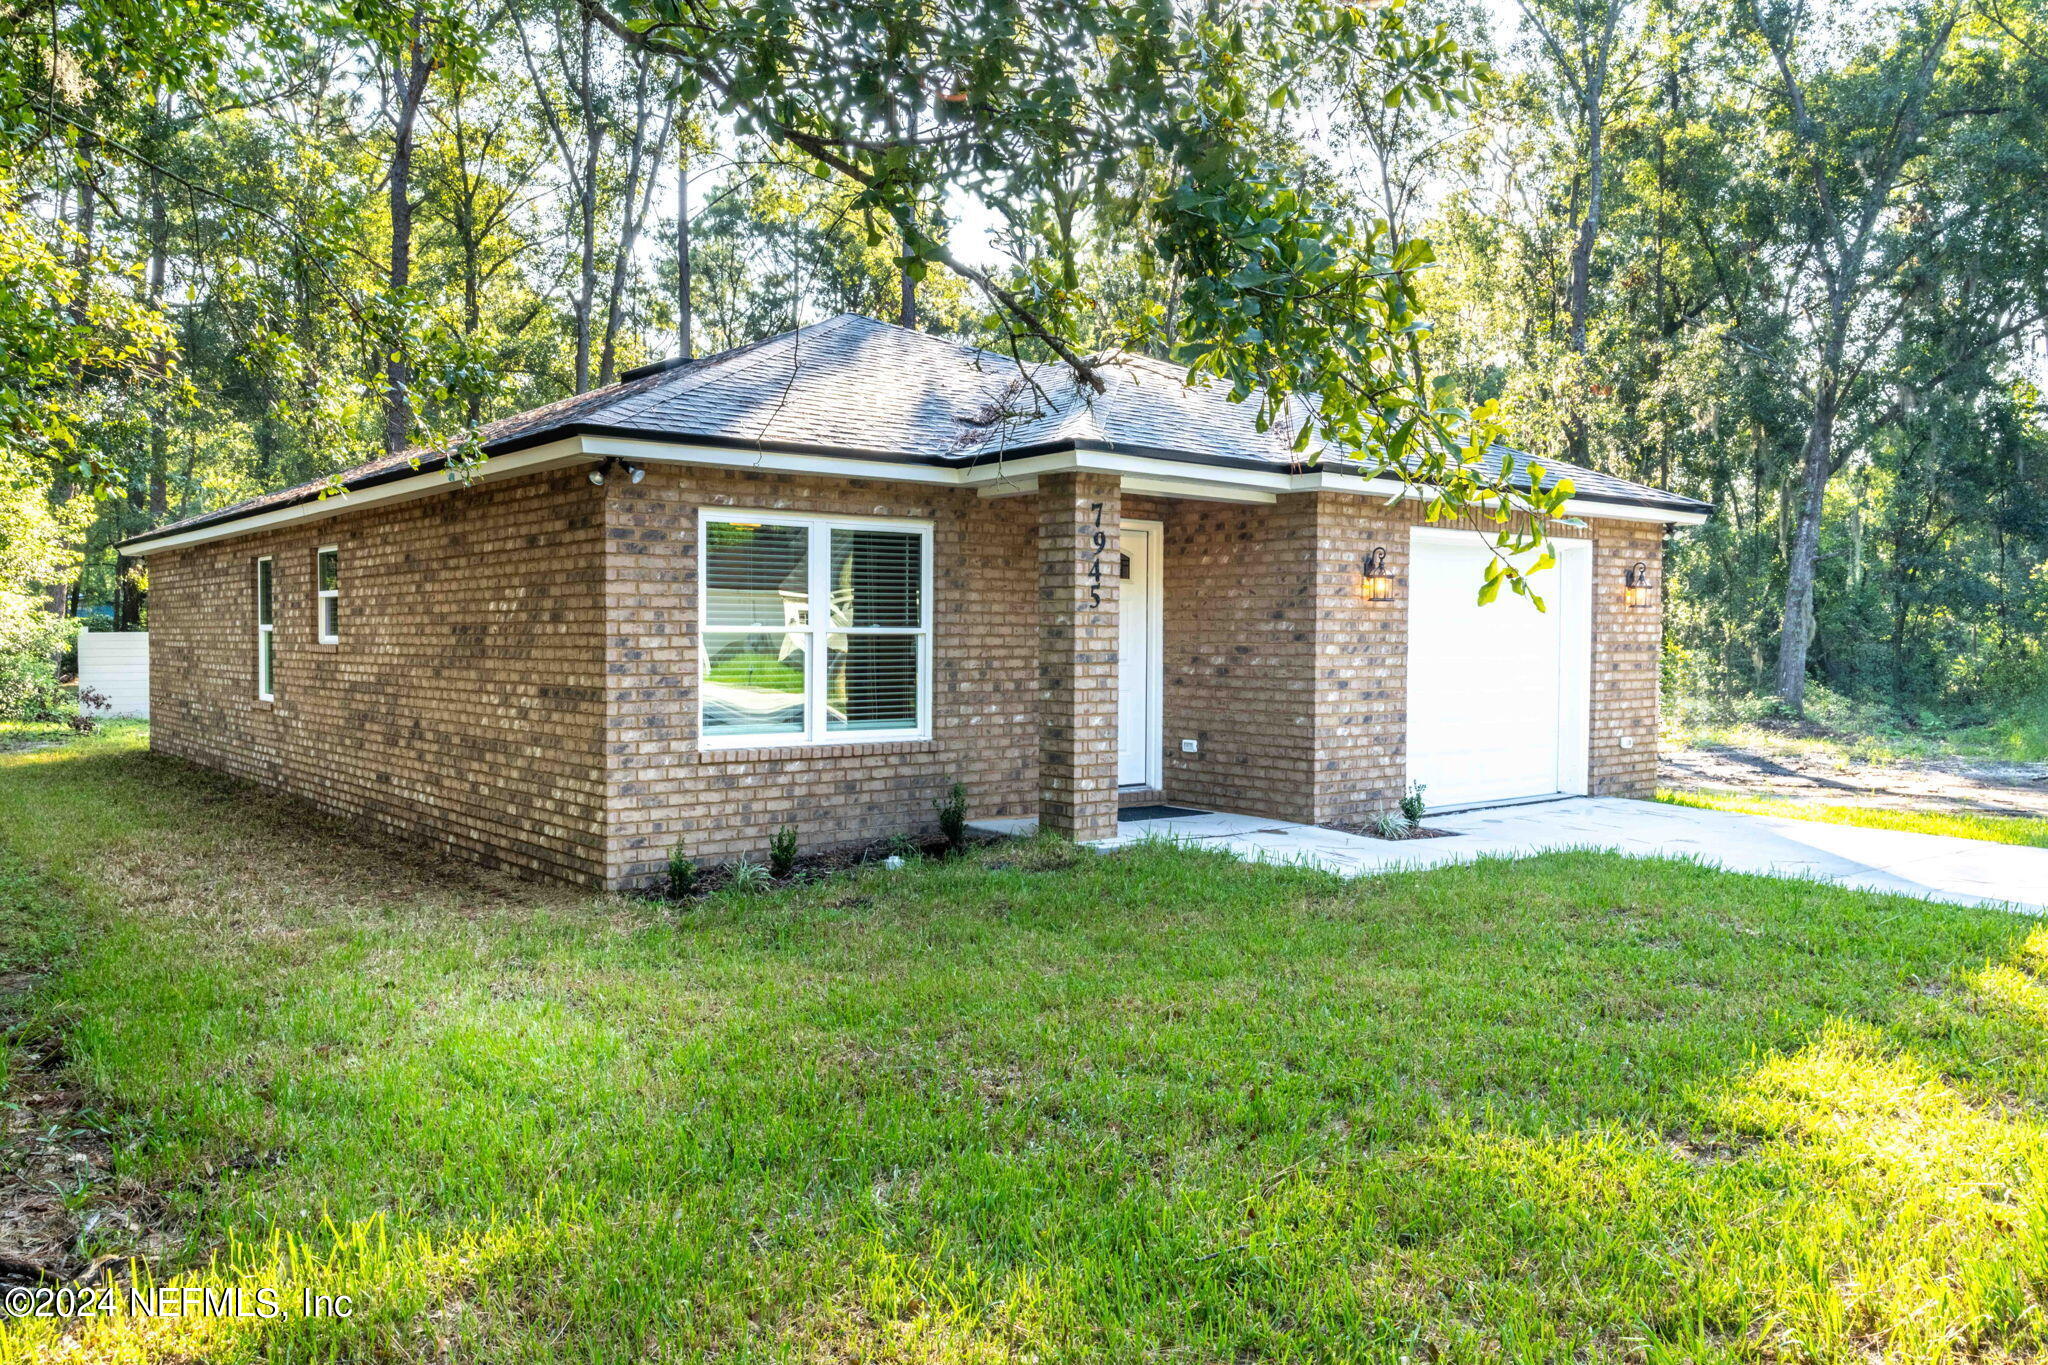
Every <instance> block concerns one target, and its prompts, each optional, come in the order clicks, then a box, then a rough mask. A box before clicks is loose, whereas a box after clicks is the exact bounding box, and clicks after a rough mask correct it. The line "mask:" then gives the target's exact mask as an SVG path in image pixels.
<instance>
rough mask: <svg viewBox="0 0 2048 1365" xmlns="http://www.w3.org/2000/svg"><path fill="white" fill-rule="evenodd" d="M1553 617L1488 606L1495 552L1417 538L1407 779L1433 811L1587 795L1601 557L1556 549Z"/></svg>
mask: <svg viewBox="0 0 2048 1365" xmlns="http://www.w3.org/2000/svg"><path fill="white" fill-rule="evenodd" d="M1551 543H1552V545H1553V547H1554V548H1555V550H1556V551H1557V555H1558V563H1557V565H1556V567H1554V568H1551V569H1547V570H1545V571H1544V572H1542V573H1540V574H1538V575H1536V576H1535V578H1534V579H1533V580H1532V582H1534V583H1535V585H1536V588H1537V592H1538V593H1539V594H1540V595H1541V596H1542V598H1543V599H1544V605H1545V606H1546V607H1547V608H1548V610H1547V611H1540V612H1539V611H1538V610H1536V608H1535V606H1534V605H1533V604H1532V603H1530V601H1529V600H1528V599H1527V598H1525V597H1521V596H1518V595H1517V594H1515V593H1514V592H1511V591H1508V590H1505V589H1503V590H1502V592H1501V594H1500V596H1499V597H1498V598H1497V599H1496V600H1495V601H1493V602H1491V603H1489V604H1488V605H1486V606H1483V607H1482V606H1480V605H1479V602H1478V594H1479V585H1480V584H1481V582H1482V581H1484V578H1485V574H1486V562H1487V560H1488V558H1489V557H1490V556H1491V554H1492V551H1491V550H1490V549H1489V548H1488V546H1487V543H1486V540H1485V538H1484V537H1482V536H1479V535H1477V534H1473V533H1470V532H1464V531H1439V530H1435V529H1423V530H1417V531H1415V532H1414V539H1413V542H1412V545H1411V548H1412V551H1413V554H1414V561H1413V568H1412V570H1411V572H1410V573H1409V577H1408V582H1409V592H1410V599H1409V604H1408V779H1409V781H1411V782H1420V783H1422V784H1423V785H1424V786H1425V787H1426V788H1428V790H1427V791H1426V792H1425V793H1424V798H1423V799H1424V800H1425V801H1427V802H1428V804H1429V806H1430V808H1431V809H1433V810H1440V809H1442V808H1444V807H1446V806H1466V805H1477V804H1483V803H1485V802H1489V801H1510V800H1516V799H1518V798H1522V797H1530V796H1549V795H1552V794H1554V793H1558V792H1583V791H1585V790H1586V721H1587V691H1588V675H1589V672H1590V669H1591V663H1592V657H1591V655H1592V645H1591V636H1590V633H1589V625H1588V618H1589V615H1590V611H1589V608H1590V601H1589V597H1588V592H1589V585H1588V581H1587V580H1588V577H1589V574H1590V571H1591V567H1592V553H1591V551H1592V547H1591V546H1590V545H1589V544H1587V543H1586V542H1584V541H1575V542H1574V541H1564V540H1556V541H1553V542H1551Z"/></svg>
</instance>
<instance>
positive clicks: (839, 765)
mask: <svg viewBox="0 0 2048 1365" xmlns="http://www.w3.org/2000/svg"><path fill="white" fill-rule="evenodd" d="M608 490H609V492H610V494H611V497H610V499H609V506H608V509H607V516H606V520H607V530H606V535H607V539H608V544H609V545H610V547H611V559H610V562H609V564H608V566H607V569H606V600H607V611H608V614H609V617H610V627H609V633H608V635H607V637H606V640H605V645H604V649H605V668H606V670H607V672H608V674H609V676H610V679H611V682H612V685H613V687H614V689H615V690H614V693H613V701H612V705H611V712H610V714H609V716H608V717H607V719H606V727H607V731H606V740H605V748H606V752H607V756H608V761H609V763H610V765H611V766H610V782H611V790H612V800H613V803H614V809H613V818H612V823H611V828H610V830H609V833H608V838H607V844H608V848H607V859H608V862H609V866H610V869H611V876H612V878H613V880H614V881H615V882H616V883H618V884H622V885H637V884H642V883H645V882H648V881H650V880H652V879H653V877H654V876H655V875H656V874H657V872H658V870H659V869H660V867H661V865H662V864H663V863H664V862H665V861H666V859H667V857H668V852H669V849H670V848H671V847H673V846H674V845H676V844H677V843H679V842H680V843H681V845H682V846H683V847H684V848H685V849H686V850H687V851H688V852H689V853H690V855H691V856H693V857H695V858H698V859H700V860H704V861H708V862H722V861H727V860H730V859H733V858H742V857H744V858H755V859H760V858H763V857H765V856H766V853H767V848H768V840H769V838H770V837H771V836H772V835H773V834H774V832H775V831H776V830H777V829H778V828H780V827H781V826H783V825H786V824H793V825H795V826H796V827H797V830H798V834H799V837H800V839H801V841H802V844H803V847H804V848H805V849H806V850H814V849H818V848H823V847H828V846H831V845H835V844H846V843H852V842H857V841H863V840H868V839H874V838H882V837H887V836H889V835H894V834H900V833H906V832H911V831H915V830H920V829H927V828H930V827H931V826H932V825H933V824H934V823H935V819H934V815H933V811H932V802H933V801H934V800H935V799H936V798H938V797H939V796H941V795H943V794H944V793H945V791H946V789H947V788H948V787H949V786H950V785H951V784H952V783H953V782H954V781H955V780H958V781H962V782H964V783H966V785H967V789H968V800H969V811H970V814H971V816H972V817H973V818H975V819H986V818H993V817H1000V816H1015V815H1031V814H1034V813H1035V812H1036V810H1037V792H1038V785H1037V784H1038V758H1039V753H1038V744H1039V738H1038V692H1037V684H1038V677H1037V660H1038V648H1039V628H1038V622H1037V617H1036V612H1037V591H1036V583H1037V572H1038V548H1037V541H1036V525H1035V518H1034V517H1033V515H1032V514H1033V510H1034V509H1033V503H1032V500H1031V499H1029V498H1010V499H1001V500H990V499H986V498H982V497H980V496H979V495H978V494H975V493H972V492H966V491H960V490H955V489H935V488H932V487H930V486H928V485H923V484H908V483H892V482H882V481H873V480H862V479H845V478H832V477H827V476H803V475H786V474H769V473H751V472H748V473H742V472H731V471H723V470H711V469H691V468H679V467H676V466H651V467H649V469H648V471H647V476H646V478H645V480H644V481H642V482H641V483H639V484H629V483H626V482H624V481H623V480H614V481H613V483H612V484H611V485H609V486H608ZM705 506H709V507H739V508H748V509H752V510H755V511H773V512H785V513H798V514H816V515H858V516H882V517H904V518H914V519H918V520H927V521H930V522H931V523H932V524H933V528H932V595H933V601H932V628H933V659H932V681H933V708H932V710H933V730H932V737H931V739H930V740H929V741H924V742H916V743H908V742H893V743H884V744H873V743H868V744H844V745H830V746H826V747H822V748H801V747H781V748H776V747H763V748H760V749H747V750H739V751H732V750H708V751H704V752H701V753H700V752H699V751H698V748H697V671H698V657H697V636H696V613H697V513H698V509H699V508H700V507H705Z"/></svg>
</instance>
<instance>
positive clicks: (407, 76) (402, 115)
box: [384, 11, 431, 452]
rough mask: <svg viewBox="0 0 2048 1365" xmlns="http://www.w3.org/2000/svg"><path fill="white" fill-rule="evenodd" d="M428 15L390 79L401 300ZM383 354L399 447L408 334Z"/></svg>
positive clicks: (394, 445)
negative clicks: (395, 101)
mask: <svg viewBox="0 0 2048 1365" xmlns="http://www.w3.org/2000/svg"><path fill="white" fill-rule="evenodd" d="M424 25H425V20H424V18H423V17H422V16H421V15H420V14H419V12H418V11H415V12H414V14H413V19H412V41H411V42H409V43H408V44H407V45H406V52H405V61H404V62H403V63H402V64H395V65H394V69H393V71H392V80H393V84H394V86H395V87H396V88H397V91H398V121H397V124H396V127H395V128H394V130H393V132H394V136H393V138H392V143H391V175H390V182H389V190H390V204H391V294H392V297H393V298H394V300H395V299H397V298H398V297H399V296H400V295H402V294H404V292H405V291H406V290H407V289H409V288H411V287H412V153H413V133H414V129H415V128H416V126H417V124H418V122H419V112H420V101H421V100H422V98H424V96H425V95H426V92H427V73H428V72H429V70H431V67H430V64H429V63H428V60H427V44H426V35H425V34H424V32H423V31H422V30H423V28H424ZM386 346H387V350H386V351H385V353H384V449H385V450H387V451H391V452H397V451H400V450H403V449H405V448H406V446H407V445H408V444H409V443H410V442H411V439H412V365H411V363H410V362H409V361H407V360H406V358H405V338H404V337H402V336H393V337H390V338H388V339H387V342H386Z"/></svg>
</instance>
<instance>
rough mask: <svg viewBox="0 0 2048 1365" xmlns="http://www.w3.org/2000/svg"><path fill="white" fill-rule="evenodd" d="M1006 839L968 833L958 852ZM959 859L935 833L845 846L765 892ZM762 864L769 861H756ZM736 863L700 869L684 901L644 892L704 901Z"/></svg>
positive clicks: (808, 861)
mask: <svg viewBox="0 0 2048 1365" xmlns="http://www.w3.org/2000/svg"><path fill="white" fill-rule="evenodd" d="M1006 837H1007V836H1006V835H1001V834H978V833H976V832H975V831H973V830H969V831H968V832H967V834H966V836H965V837H964V838H962V839H961V841H960V847H959V850H958V852H962V853H964V852H966V851H967V850H968V849H971V848H980V847H981V846H982V845H984V844H995V843H1001V842H1002V841H1003V840H1004V839H1005V838H1006ZM954 856H957V854H956V851H955V850H954V848H953V846H952V845H950V844H948V843H947V842H946V840H945V839H944V837H942V836H940V835H937V834H933V835H929V836H927V837H924V838H921V839H910V838H895V839H871V840H869V841H868V842H867V843H864V844H843V845H840V846H839V847H836V848H827V849H821V850H819V851H818V852H816V853H810V854H806V855H805V856H803V857H801V858H798V859H797V860H796V866H795V867H794V868H793V869H792V870H791V871H790V874H789V875H788V876H787V877H776V878H773V879H771V880H770V881H769V882H768V883H767V884H766V886H764V887H763V888H762V889H763V890H771V889H773V890H779V889H781V888H783V887H789V886H800V885H802V884H803V883H805V882H814V881H818V880H820V879H821V878H824V877H830V876H833V875H835V874H837V873H840V872H850V871H852V870H853V869H854V868H857V867H865V866H867V865H868V864H870V863H879V862H882V861H884V860H886V859H888V858H892V857H903V858H934V859H936V858H950V857H954ZM757 861H763V862H765V861H766V860H765V859H763V860H757ZM736 865H737V864H735V863H719V864H718V865H717V866H715V867H702V868H699V869H697V884H696V886H695V888H693V889H692V891H691V892H690V894H689V896H688V897H686V898H685V899H684V900H683V901H676V900H675V899H674V898H673V897H670V896H668V895H667V894H665V892H664V891H663V889H662V888H659V887H657V888H655V889H654V890H652V891H648V892H645V893H643V894H644V895H645V896H646V897H647V898H648V899H651V900H658V901H671V902H672V903H675V904H684V903H687V901H695V900H702V899H704V898H705V897H706V896H709V895H712V894H714V893H716V892H719V891H722V890H724V889H725V888H726V887H728V886H730V885H731V884H732V874H733V868H734V867H735V866H736Z"/></svg>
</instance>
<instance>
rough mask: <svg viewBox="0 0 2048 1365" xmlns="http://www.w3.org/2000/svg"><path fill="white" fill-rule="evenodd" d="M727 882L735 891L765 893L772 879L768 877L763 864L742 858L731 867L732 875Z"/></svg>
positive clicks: (766, 869)
mask: <svg viewBox="0 0 2048 1365" xmlns="http://www.w3.org/2000/svg"><path fill="white" fill-rule="evenodd" d="M727 880H728V881H729V882H730V883H731V885H732V889H733V890H735V891H745V892H755V891H766V890H767V889H768V887H769V885H770V884H771V883H772V882H773V880H774V879H773V878H771V877H770V876H769V875H768V868H767V866H766V865H765V864H762V863H757V862H754V861H753V860H752V859H745V858H743V859H741V860H740V861H739V862H736V863H734V864H733V865H732V874H731V876H730V877H728V878H727Z"/></svg>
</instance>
